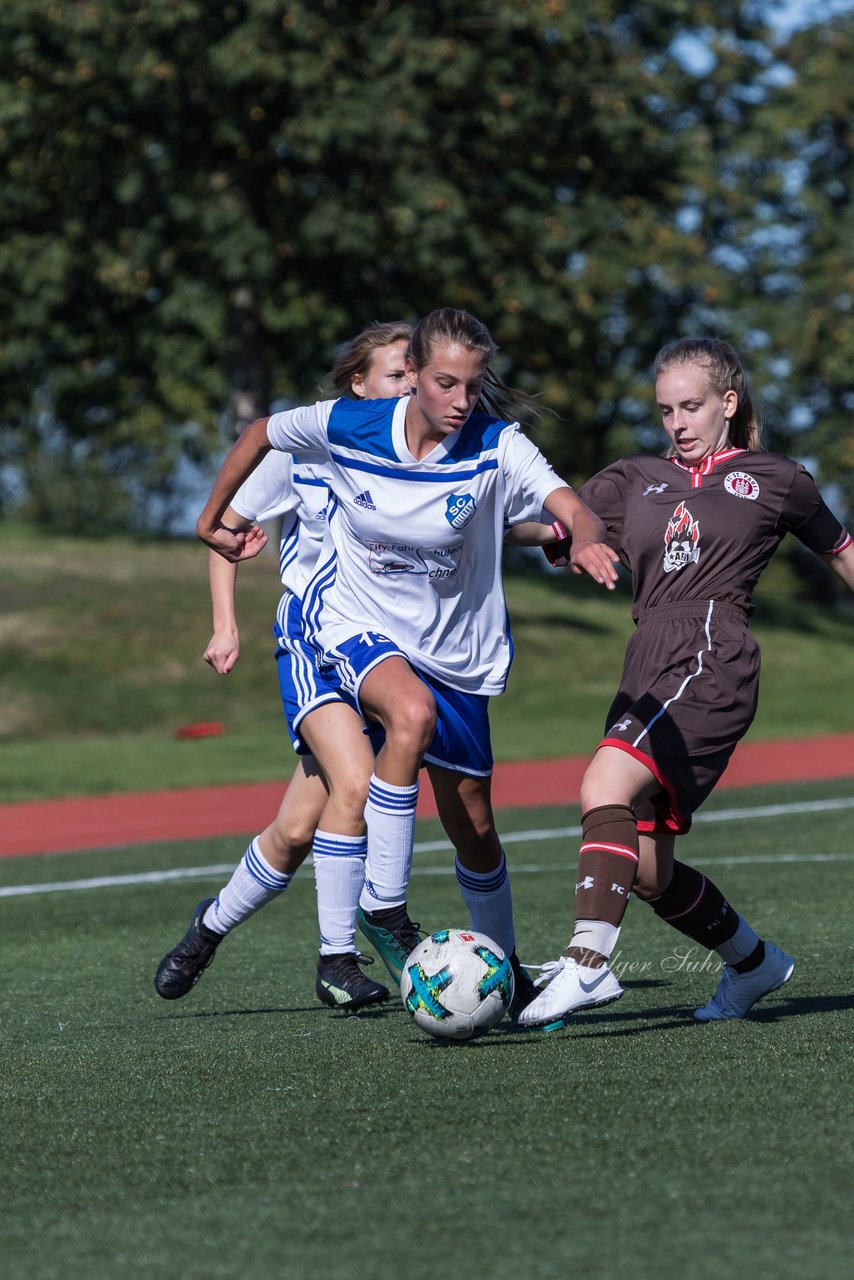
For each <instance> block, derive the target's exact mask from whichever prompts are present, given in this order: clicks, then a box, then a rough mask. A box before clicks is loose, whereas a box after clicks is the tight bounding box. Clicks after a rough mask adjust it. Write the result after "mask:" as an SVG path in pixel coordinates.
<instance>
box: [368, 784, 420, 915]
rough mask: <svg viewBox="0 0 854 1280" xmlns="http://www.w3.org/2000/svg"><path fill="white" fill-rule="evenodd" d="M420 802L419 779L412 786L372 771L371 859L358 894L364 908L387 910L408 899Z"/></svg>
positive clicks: (369, 841) (369, 856)
mask: <svg viewBox="0 0 854 1280" xmlns="http://www.w3.org/2000/svg"><path fill="white" fill-rule="evenodd" d="M417 803H418V783H417V782H415V783H413V785H412V786H411V787H395V786H392V784H391V783H390V782H383V781H382V780H381V779H380V778H378V777H377V776H376V774H373V775H372V777H371V785H370V788H369V790H368V803H367V804H366V805H365V821H366V822H367V824H368V860H367V863H366V865H365V885H364V888H363V889H362V893H361V896H360V898H359V905H360V906H361V908H362V909H363V911H385V910H387V909H388V908H389V907H399V906H401V905H402V904H403V903H404V902H405V901H406V888H407V885H408V884H409V873H410V871H411V870H412V846H413V844H414V842H415V806H416V804H417Z"/></svg>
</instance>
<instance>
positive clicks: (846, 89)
mask: <svg viewBox="0 0 854 1280" xmlns="http://www.w3.org/2000/svg"><path fill="white" fill-rule="evenodd" d="M852 40H854V14H851V13H848V14H846V15H843V16H841V17H839V18H837V19H835V20H834V21H832V22H827V23H822V24H818V25H815V26H811V27H808V28H805V29H804V30H802V31H799V32H797V33H795V35H794V36H793V37H792V38H791V40H790V41H789V43H788V46H787V48H786V50H785V59H786V65H787V66H788V68H789V69H790V75H789V76H788V77H787V78H786V79H785V80H784V81H783V82H782V83H781V84H780V85H779V86H778V87H777V88H776V90H775V92H774V93H773V95H772V96H771V98H770V100H769V111H770V112H771V113H772V117H771V125H772V127H771V129H770V130H769V133H768V135H767V137H766V140H765V142H766V146H765V159H766V166H767V172H768V181H767V182H766V185H765V192H764V203H765V208H766V211H767V212H766V221H768V222H771V223H772V225H773V226H774V227H775V228H776V234H775V236H773V237H771V240H770V246H769V247H770V248H771V250H772V255H773V256H772V258H771V261H769V263H768V271H767V275H766V278H765V281H764V294H765V298H766V304H765V311H766V316H765V317H764V323H765V324H766V327H768V328H770V327H771V326H772V325H773V333H774V350H775V353H776V357H777V360H776V366H775V368H773V369H772V370H771V373H772V374H773V373H776V375H777V378H778V380H779V381H780V382H782V388H781V390H780V392H779V394H778V404H779V408H778V413H779V415H780V417H781V418H782V419H783V421H784V423H785V424H786V427H787V430H788V435H789V440H790V441H791V442H792V443H793V444H794V447H795V448H796V449H797V450H798V451H799V452H801V453H804V454H807V455H809V456H810V457H812V458H814V459H815V460H816V462H817V463H818V468H819V474H820V476H821V478H822V479H823V480H825V481H832V482H834V483H835V484H836V485H837V486H838V487H839V488H840V490H841V492H842V497H843V503H844V505H845V507H846V508H847V511H848V512H849V513H854V413H853V412H852V411H854V379H853V378H852V374H851V370H852V368H854V258H852V254H851V244H852V241H854V203H852V197H854V124H852V121H854V87H852V84H851V75H850V51H851V44H852ZM771 308H773V316H768V314H767V313H768V311H769V310H770V309H771Z"/></svg>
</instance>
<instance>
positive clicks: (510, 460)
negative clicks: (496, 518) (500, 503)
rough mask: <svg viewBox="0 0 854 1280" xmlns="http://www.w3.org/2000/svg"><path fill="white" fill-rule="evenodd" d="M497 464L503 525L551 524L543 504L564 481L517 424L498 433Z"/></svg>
mask: <svg viewBox="0 0 854 1280" xmlns="http://www.w3.org/2000/svg"><path fill="white" fill-rule="evenodd" d="M501 465H502V470H503V472H504V483H505V490H504V519H505V524H510V525H513V524H521V523H522V522H523V521H526V520H539V521H543V522H545V523H547V524H551V519H552V518H551V516H549V514H548V512H547V511H546V510H545V508H544V505H543V504H544V503H545V500H546V498H548V496H549V494H550V493H554V491H555V489H561V488H567V487H568V486H567V483H566V481H565V480H562V479H561V478H560V476H559V475H557V474H556V472H555V469H554V467H553V466H552V465H551V463H550V462H548V461H547V460H546V459H545V458H544V457H543V455H542V454H541V453H540V451H539V449H538V448H537V446H536V445H535V444H534V443H533V441H531V440H529V439H528V437H527V436H526V435H523V434H522V432H521V430H519V428H518V426H517V427H516V429H515V430H511V431H504V432H503V433H502V435H501Z"/></svg>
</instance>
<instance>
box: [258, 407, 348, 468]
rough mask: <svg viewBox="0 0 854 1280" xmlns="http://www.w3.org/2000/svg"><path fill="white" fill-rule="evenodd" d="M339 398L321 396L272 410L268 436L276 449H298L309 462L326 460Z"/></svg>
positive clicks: (268, 421)
mask: <svg viewBox="0 0 854 1280" xmlns="http://www.w3.org/2000/svg"><path fill="white" fill-rule="evenodd" d="M336 404H337V401H336V400H319V401H318V402H317V403H316V404H309V405H302V406H301V407H300V408H298V409H286V410H285V411H284V412H283V413H274V414H271V415H270V417H269V418H268V419H267V439H268V440H269V441H270V444H271V445H272V446H273V448H274V449H281V450H283V451H284V452H286V453H298V454H299V455H300V457H301V458H305V460H306V461H307V462H324V461H326V460H327V459H328V458H329V436H328V435H327V431H326V427H327V423H328V422H329V416H330V414H331V413H332V410H333V408H334V407H335V405H336Z"/></svg>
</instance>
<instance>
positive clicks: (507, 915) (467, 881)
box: [454, 849, 516, 956]
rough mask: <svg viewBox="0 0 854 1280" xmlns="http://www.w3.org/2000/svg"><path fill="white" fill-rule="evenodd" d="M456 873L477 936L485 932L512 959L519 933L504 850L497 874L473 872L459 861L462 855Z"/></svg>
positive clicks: (496, 870)
mask: <svg viewBox="0 0 854 1280" xmlns="http://www.w3.org/2000/svg"><path fill="white" fill-rule="evenodd" d="M454 870H455V871H456V873H457V884H458V885H459V886H460V893H461V894H462V895H463V902H464V903H465V904H466V906H467V907H468V912H469V919H470V920H471V927H472V928H473V929H474V930H475V931H476V932H477V933H485V934H486V936H487V938H492V940H493V942H497V943H498V945H499V947H500V948H501V950H502V951H503V952H504V954H505V955H507V956H509V955H510V953H511V952H512V951H514V950H515V948H516V933H515V930H514V928H513V899H512V896H511V893H510V877H509V876H508V874H507V859H506V858H505V856H504V850H503V849H502V850H501V861H500V863H499V864H498V866H497V867H496V868H495V870H494V871H486V872H480V871H470V870H469V868H468V867H464V866H463V865H462V863H461V862H460V858H459V854H458V855H457V859H456V862H455V864H454Z"/></svg>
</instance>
